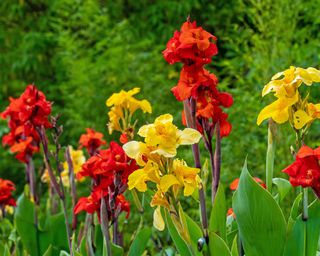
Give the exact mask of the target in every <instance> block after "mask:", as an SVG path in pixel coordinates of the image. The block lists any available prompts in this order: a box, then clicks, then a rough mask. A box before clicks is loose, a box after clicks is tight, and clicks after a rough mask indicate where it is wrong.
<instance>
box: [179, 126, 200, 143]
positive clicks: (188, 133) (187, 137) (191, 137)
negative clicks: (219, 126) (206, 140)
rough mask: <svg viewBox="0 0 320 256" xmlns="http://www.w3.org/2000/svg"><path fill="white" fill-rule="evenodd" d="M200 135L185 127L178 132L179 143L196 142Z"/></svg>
mask: <svg viewBox="0 0 320 256" xmlns="http://www.w3.org/2000/svg"><path fill="white" fill-rule="evenodd" d="M201 137H202V135H201V133H200V132H198V131H197V130H195V129H191V128H185V129H184V130H183V131H181V133H180V143H181V145H191V144H195V143H198V142H199V140H200V139H201Z"/></svg>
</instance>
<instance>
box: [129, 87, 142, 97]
mask: <svg viewBox="0 0 320 256" xmlns="http://www.w3.org/2000/svg"><path fill="white" fill-rule="evenodd" d="M138 92H140V88H139V87H135V88H133V89H131V90H129V91H128V92H127V93H128V95H129V96H133V95H135V94H137V93H138Z"/></svg>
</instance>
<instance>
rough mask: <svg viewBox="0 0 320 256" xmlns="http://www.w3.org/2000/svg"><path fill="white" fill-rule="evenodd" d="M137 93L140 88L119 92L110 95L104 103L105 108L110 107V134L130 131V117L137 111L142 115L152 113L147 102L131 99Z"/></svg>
mask: <svg viewBox="0 0 320 256" xmlns="http://www.w3.org/2000/svg"><path fill="white" fill-rule="evenodd" d="M138 92H140V88H133V89H132V90H129V91H124V90H121V91H120V92H119V93H114V94H112V95H111V96H110V97H109V99H108V100H107V101H106V105H107V107H111V110H110V111H109V113H108V116H109V120H110V121H109V123H108V129H109V133H110V134H112V132H113V131H120V132H122V133H127V130H130V129H132V127H131V126H132V125H131V123H130V122H131V117H132V115H133V114H134V112H136V111H137V110H138V109H141V110H142V111H143V113H151V112H152V108H151V105H150V103H149V101H147V100H137V99H136V98H134V97H133V96H134V95H136V94H137V93H138ZM133 126H134V125H133ZM129 135H130V134H129Z"/></svg>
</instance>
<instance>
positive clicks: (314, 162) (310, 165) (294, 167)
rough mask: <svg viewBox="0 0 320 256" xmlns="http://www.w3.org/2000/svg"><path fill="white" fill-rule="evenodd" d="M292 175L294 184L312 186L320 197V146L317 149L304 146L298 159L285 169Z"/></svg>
mask: <svg viewBox="0 0 320 256" xmlns="http://www.w3.org/2000/svg"><path fill="white" fill-rule="evenodd" d="M283 172H285V173H286V174H288V175H289V176H290V179H289V180H290V183H291V185H292V186H294V187H297V186H302V187H304V188H305V187H311V188H312V189H313V191H314V192H315V194H316V195H317V196H318V198H320V147H318V148H317V149H314V150H313V149H312V148H309V147H308V146H302V147H301V148H300V150H299V151H298V153H297V155H296V161H295V162H294V163H293V164H291V165H289V166H288V167H287V168H286V169H284V170H283Z"/></svg>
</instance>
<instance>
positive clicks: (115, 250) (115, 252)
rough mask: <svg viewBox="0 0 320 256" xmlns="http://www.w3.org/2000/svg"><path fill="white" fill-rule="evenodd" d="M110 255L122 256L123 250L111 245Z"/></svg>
mask: <svg viewBox="0 0 320 256" xmlns="http://www.w3.org/2000/svg"><path fill="white" fill-rule="evenodd" d="M111 253H112V256H122V255H123V254H124V252H123V248H122V247H121V246H119V245H116V244H114V243H111Z"/></svg>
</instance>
